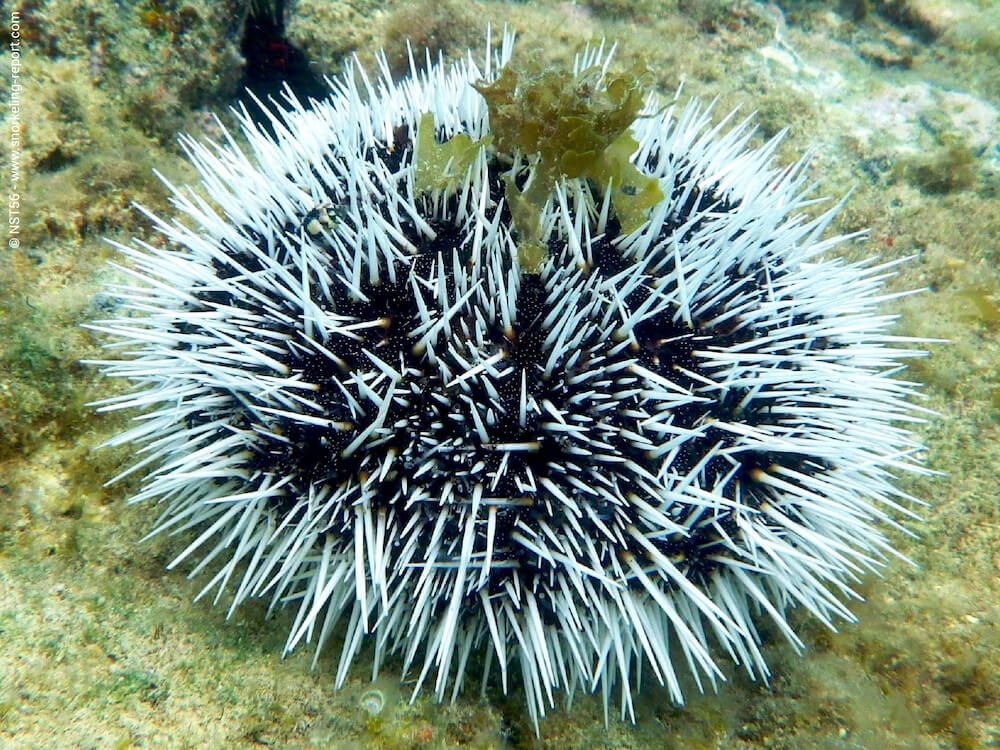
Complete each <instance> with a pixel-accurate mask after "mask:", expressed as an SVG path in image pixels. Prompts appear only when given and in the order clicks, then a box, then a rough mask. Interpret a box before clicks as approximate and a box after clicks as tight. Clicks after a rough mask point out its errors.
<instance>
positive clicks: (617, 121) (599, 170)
mask: <svg viewBox="0 0 1000 750" xmlns="http://www.w3.org/2000/svg"><path fill="white" fill-rule="evenodd" d="M649 78H650V75H649V73H648V72H647V71H645V70H644V69H643V68H642V67H641V66H640V65H638V64H636V65H635V66H634V67H633V68H632V69H631V70H629V71H627V72H624V73H619V74H607V75H606V74H605V73H604V71H602V70H601V69H600V68H598V67H592V68H588V69H587V70H583V71H580V72H577V73H575V72H573V70H571V69H570V68H568V67H566V66H565V64H563V65H549V64H545V63H543V62H542V61H541V59H540V58H539V57H538V56H537V55H532V54H528V55H525V56H524V57H519V58H516V59H515V61H512V62H511V63H509V64H508V65H506V66H505V67H504V68H503V69H501V71H500V74H499V75H498V76H497V78H496V80H494V81H492V82H489V83H481V84H479V85H477V86H476V90H477V91H479V93H480V94H482V96H483V98H484V99H485V100H486V104H487V107H488V109H489V114H490V130H491V131H492V132H491V135H490V136H488V137H486V138H482V139H480V140H478V141H476V142H473V141H471V139H470V138H469V136H467V135H465V134H464V133H459V134H457V135H455V136H453V137H451V138H449V139H448V140H446V141H445V142H444V143H442V144H437V143H436V142H435V141H434V120H433V117H432V116H431V115H430V114H429V113H428V114H424V115H423V116H422V118H421V121H420V123H419V126H418V130H417V153H416V159H415V161H416V187H417V189H418V191H421V192H424V191H431V190H434V191H444V192H448V191H451V190H454V188H455V181H456V179H457V178H459V177H462V176H464V175H465V173H466V171H467V169H468V167H469V165H470V164H471V163H472V160H473V159H474V158H475V156H476V155H477V154H478V152H479V150H480V149H481V148H489V147H491V146H492V148H493V149H494V150H495V152H496V153H497V154H498V155H499V156H500V157H501V158H505V159H507V160H508V161H512V162H514V163H515V164H518V163H519V160H520V159H525V160H527V161H528V163H530V164H531V166H532V169H533V175H532V177H531V179H530V181H529V182H528V184H527V185H526V186H518V184H517V180H516V176H515V175H514V173H513V170H512V171H510V172H508V173H507V174H505V175H504V186H505V197H506V200H507V204H508V206H509V207H510V211H511V218H512V221H513V225H514V229H515V232H516V234H517V241H518V260H519V261H520V263H521V264H522V265H523V266H524V267H525V268H526V269H527V270H529V271H537V270H538V268H539V267H540V266H541V264H542V263H543V262H544V260H545V258H546V255H547V249H546V247H545V244H544V242H543V240H542V237H541V231H542V230H541V217H542V211H543V209H544V207H545V204H546V203H547V202H548V201H549V200H550V199H551V198H552V195H553V191H554V190H555V187H556V185H557V184H558V183H559V182H560V181H562V180H567V179H586V180H589V181H590V182H592V183H593V184H594V185H595V186H596V187H597V188H598V189H599V190H601V191H608V192H610V198H611V206H612V208H613V211H614V218H615V219H616V220H617V221H618V223H619V225H620V226H621V229H622V231H623V232H625V233H626V234H627V233H630V232H632V231H635V230H636V229H638V228H639V227H640V226H642V224H643V222H644V221H645V219H646V216H647V214H648V212H649V210H650V209H651V208H652V207H653V206H655V205H656V204H658V203H659V202H660V201H662V200H663V191H662V190H661V189H660V185H659V181H658V180H656V179H655V178H653V177H649V176H646V175H644V174H642V173H641V172H640V171H639V169H638V168H637V167H636V166H635V165H634V164H632V162H631V157H632V155H633V154H634V153H635V152H636V150H637V149H638V147H639V144H638V142H637V141H636V140H635V138H634V137H633V136H632V134H631V132H630V128H631V126H632V124H633V123H634V122H635V121H636V119H637V118H638V117H639V116H640V112H641V111H642V108H643V106H644V105H645V103H646V99H647V96H648V91H649V86H648V81H649Z"/></svg>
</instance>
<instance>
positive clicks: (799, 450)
mask: <svg viewBox="0 0 1000 750" xmlns="http://www.w3.org/2000/svg"><path fill="white" fill-rule="evenodd" d="M511 48H512V40H511V38H510V37H509V36H508V37H505V39H504V41H503V43H502V44H501V45H500V48H499V49H490V48H489V47H487V51H486V57H485V63H484V65H483V66H482V67H480V65H479V64H478V63H477V61H476V60H475V59H474V56H473V55H472V54H471V53H470V54H469V55H468V58H467V59H465V60H464V61H461V62H458V63H457V64H455V65H453V66H451V67H446V66H444V65H443V64H440V63H438V64H431V63H430V61H428V63H427V65H426V67H424V68H418V66H417V65H412V72H411V75H410V76H409V77H408V78H407V79H406V80H404V81H401V82H394V81H393V80H392V79H391V77H390V76H389V74H388V72H387V70H386V69H385V64H384V61H383V62H382V66H383V70H382V72H381V76H380V77H379V78H378V79H377V80H371V79H369V78H368V77H367V76H366V74H365V73H364V71H363V70H361V69H360V67H358V66H354V67H353V68H352V69H351V70H350V72H348V73H347V74H346V75H345V76H343V77H342V78H340V79H338V80H336V81H334V82H332V84H331V85H332V94H331V96H330V97H329V98H328V99H326V100H325V101H322V102H311V103H310V105H311V106H310V107H308V108H307V107H305V106H303V105H302V104H300V103H299V102H298V101H296V99H295V98H294V97H293V96H290V95H289V96H288V97H287V103H286V104H285V105H283V109H284V110H286V111H281V112H278V113H275V114H273V115H272V116H271V118H272V119H271V120H270V122H268V123H266V126H262V125H261V124H258V123H256V122H254V121H253V120H252V119H251V117H250V116H249V115H247V114H246V112H245V111H244V112H243V113H242V114H241V115H239V117H240V124H241V127H242V131H243V139H244V141H245V144H244V145H240V143H238V141H237V139H236V138H233V137H230V136H229V135H228V134H227V136H226V139H227V142H226V143H225V144H223V145H217V144H208V145H203V144H200V143H198V142H195V141H194V140H191V139H189V138H184V139H182V143H183V146H184V148H185V149H186V151H187V153H188V154H189V156H190V158H191V160H192V161H193V163H194V165H195V167H196V168H197V170H198V171H199V172H200V174H201V180H202V191H201V192H197V191H193V190H190V189H185V190H178V189H176V188H171V189H172V190H173V194H174V199H173V200H174V203H175V205H176V207H177V208H178V209H179V211H180V212H181V214H182V215H184V216H186V217H187V221H189V222H190V223H189V224H187V225H185V224H182V223H180V222H176V221H175V222H170V223H168V222H166V221H163V220H161V219H159V218H156V217H155V216H151V217H150V218H151V219H152V220H153V222H155V225H156V227H157V228H158V230H159V231H160V232H162V234H163V235H164V236H165V237H166V240H167V243H166V247H165V248H164V247H158V246H153V245H150V244H147V243H144V242H139V241H136V242H134V243H133V245H132V246H119V249H120V250H121V252H122V253H123V254H124V255H125V256H126V257H127V258H128V260H129V263H128V264H127V266H126V267H123V268H122V269H121V271H122V273H124V274H126V275H128V276H129V277H131V281H130V282H129V283H127V284H126V285H123V286H120V287H116V288H114V289H112V290H111V292H110V293H111V294H112V295H113V296H114V297H116V298H117V299H118V300H119V304H120V305H121V307H122V309H123V312H122V313H121V314H120V317H119V318H117V319H115V320H111V321H104V322H100V323H98V324H95V325H94V326H93V327H94V328H96V329H98V330H102V331H105V332H108V333H110V334H112V335H113V336H114V337H116V339H117V341H116V342H115V343H113V344H111V346H112V347H115V348H118V349H121V350H122V351H123V353H124V355H123V358H122V359H117V360H111V361H103V362H101V363H100V364H101V365H102V366H103V367H104V368H105V369H106V372H107V374H109V375H111V376H114V377H122V378H126V379H128V380H130V381H132V382H133V383H134V384H135V386H136V388H135V390H133V391H132V392H130V393H128V394H126V395H122V396H118V397H116V398H112V399H109V400H108V401H106V402H103V403H102V405H101V408H102V409H105V410H107V409H123V408H133V407H135V408H140V409H143V410H144V414H143V415H142V416H140V417H138V418H137V423H136V425H135V426H134V427H132V428H131V429H129V430H128V431H127V432H125V433H124V434H122V435H120V436H119V437H117V438H115V439H114V440H113V441H112V443H113V444H116V445H118V444H128V443H137V444H140V445H142V448H141V450H140V456H141V460H140V461H139V463H137V464H136V465H135V466H134V467H132V468H131V469H129V472H136V471H138V472H142V473H143V474H144V475H145V480H144V484H143V486H142V488H141V490H140V491H139V492H138V494H136V495H135V496H134V497H133V498H132V500H133V501H145V500H155V501H156V502H158V503H159V504H160V506H161V507H162V517H161V520H160V522H159V523H158V525H157V526H156V527H155V530H154V531H153V533H159V532H164V531H169V532H171V533H182V532H187V531H191V532H192V535H193V536H194V539H193V541H192V542H191V543H190V545H188V546H187V548H186V549H185V550H184V551H183V552H182V553H181V554H180V555H178V556H177V558H176V560H174V561H173V563H171V565H172V566H173V565H176V564H178V563H180V562H181V561H182V560H185V559H187V558H188V557H190V556H193V555H196V554H197V555H199V556H200V557H201V560H200V562H199V563H198V564H197V565H196V566H195V567H194V570H193V571H192V575H195V574H197V573H199V572H201V571H202V570H204V569H206V568H208V567H209V566H212V569H213V570H214V571H215V572H214V575H213V576H212V578H211V580H210V581H209V583H208V584H207V586H206V587H205V591H208V590H213V589H214V590H215V591H217V596H216V598H218V596H221V595H222V594H223V593H224V592H229V594H230V595H231V597H232V606H233V607H236V606H237V605H238V604H239V603H240V602H243V601H244V600H246V599H248V598H250V597H261V596H266V597H269V598H270V601H271V606H272V607H274V606H283V605H286V604H294V605H295V606H296V607H297V614H296V615H295V618H294V624H293V626H292V629H291V632H290V634H289V637H288V641H287V645H286V651H287V650H291V649H292V648H294V647H295V646H296V645H297V644H298V643H299V642H301V641H305V642H311V643H314V644H315V645H316V648H317V651H318V649H319V648H320V647H321V646H322V645H323V644H324V642H325V641H327V640H328V639H329V638H330V636H331V633H334V632H335V629H337V632H338V633H342V634H343V645H342V647H341V651H340V662H339V669H338V674H337V683H338V685H339V684H340V683H342V682H343V680H344V679H345V676H346V674H347V671H348V667H349V665H350V664H351V662H352V660H353V659H354V657H355V656H356V654H357V653H358V651H359V649H360V648H361V647H362V645H363V643H365V642H366V641H370V642H371V644H372V646H373V649H372V650H373V652H374V669H375V671H376V672H377V670H378V668H379V664H380V662H383V661H384V660H385V659H386V658H387V657H388V656H389V655H392V654H398V655H399V656H400V657H401V659H402V662H403V669H404V671H406V670H415V672H416V684H417V688H416V689H417V690H420V688H421V686H422V685H424V683H425V682H426V681H427V680H428V679H429V680H431V681H432V682H433V684H434V693H435V695H436V696H437V698H438V699H443V698H445V697H446V696H448V695H449V694H450V695H451V696H452V697H454V696H455V694H457V692H458V691H459V690H460V688H461V687H462V684H463V680H464V677H465V675H466V672H467V668H471V665H470V664H469V663H468V662H469V661H470V659H471V660H473V661H474V662H476V663H477V664H479V667H480V669H481V670H482V672H483V680H484V685H485V681H486V679H487V676H488V674H489V672H490V668H491V664H492V662H493V661H494V660H495V661H496V664H497V665H498V666H499V675H500V677H501V680H502V686H503V688H504V690H506V689H507V683H508V676H509V674H508V673H509V670H510V669H511V668H512V666H514V665H516V667H518V668H519V671H520V677H521V684H522V685H523V689H524V691H525V692H526V694H527V704H528V707H529V710H530V713H531V717H532V719H533V721H535V722H536V726H537V719H538V717H539V716H541V715H544V713H545V710H546V708H548V707H550V706H551V705H553V692H554V691H555V690H556V689H559V688H561V689H563V690H564V691H565V692H566V693H567V695H568V696H571V695H572V693H573V691H574V690H575V689H576V688H578V687H583V688H584V689H587V690H600V691H601V693H602V694H603V697H604V704H605V709H607V705H608V700H609V693H610V691H611V689H612V687H613V686H614V684H615V683H616V682H617V683H619V684H620V686H621V712H622V715H623V716H625V715H629V716H631V715H632V714H633V712H632V697H631V695H632V690H633V689H637V687H638V685H637V683H638V682H639V674H640V671H641V670H640V666H641V665H642V664H643V663H645V664H646V665H648V667H647V668H648V669H649V670H651V672H652V674H653V675H654V676H655V677H656V679H657V680H658V681H659V682H660V683H661V684H663V685H665V686H666V687H667V690H668V691H669V694H670V697H671V698H672V699H673V700H675V701H678V702H680V701H681V700H682V694H681V687H680V682H679V674H678V672H679V665H684V667H685V671H689V672H690V673H691V674H693V675H694V679H695V680H696V681H697V683H698V687H699V688H700V687H701V685H702V681H703V680H707V681H708V682H709V683H712V684H713V685H714V683H715V682H716V681H717V680H719V679H721V678H722V673H721V672H720V669H719V667H718V666H717V664H716V656H713V650H719V651H720V653H722V652H725V653H728V654H729V655H730V656H731V657H732V658H733V659H734V660H736V661H737V662H740V663H742V664H744V665H745V666H746V669H748V670H749V672H750V674H751V675H754V674H764V675H766V674H767V667H766V665H765V663H764V660H763V658H762V655H761V650H760V639H759V635H758V632H757V629H756V626H755V621H758V620H759V618H760V617H768V618H770V620H771V621H772V622H773V623H775V624H776V625H777V627H778V628H779V629H780V630H781V631H782V632H783V633H784V634H785V636H787V638H788V639H789V640H791V641H792V642H793V643H796V644H797V643H798V639H797V637H796V635H795V633H794V632H793V631H792V630H791V628H790V627H789V625H788V622H787V621H786V619H785V613H786V611H787V609H788V608H789V607H791V606H796V605H801V606H803V607H804V608H806V609H807V610H808V611H809V612H811V613H812V614H813V615H814V616H815V617H817V618H818V619H819V620H821V621H822V622H824V623H826V624H828V625H831V623H832V622H833V620H835V619H837V618H846V619H849V618H851V614H850V612H849V611H848V609H847V608H846V607H845V604H844V600H846V599H849V598H851V597H853V596H855V594H854V593H853V592H852V590H851V588H850V585H851V584H852V582H853V581H855V580H856V579H857V578H858V576H859V574H861V573H863V572H864V571H865V570H875V569H877V568H879V567H880V566H881V565H882V564H883V563H884V560H885V558H886V556H887V555H888V554H889V553H891V551H892V550H891V549H890V547H889V545H888V542H887V540H886V538H885V537H884V535H883V534H882V532H881V531H880V530H879V528H878V527H879V526H880V525H884V524H895V523H896V521H895V520H894V519H895V518H896V517H898V516H900V515H901V514H906V513H907V512H908V511H906V510H905V509H904V508H903V507H902V505H901V503H905V501H908V500H909V499H908V498H906V497H905V496H904V495H902V494H901V493H900V492H899V491H898V490H896V489H895V488H894V486H893V473H894V472H895V471H896V470H899V469H908V470H921V469H920V467H919V463H918V462H917V461H916V459H915V458H914V455H915V453H916V452H917V451H918V450H919V446H918V445H917V444H916V443H915V442H914V440H913V439H912V437H911V436H910V434H909V433H908V432H907V430H906V429H904V427H905V423H906V422H908V421H912V420H913V419H914V418H915V414H914V407H913V406H912V405H911V404H909V403H908V398H909V397H910V395H911V393H912V390H913V388H912V385H911V384H909V383H906V382H902V381H899V380H897V379H894V377H893V375H894V374H895V373H896V372H898V370H899V364H898V361H899V359H900V358H901V357H905V356H907V355H911V354H915V353H917V352H914V351H912V350H909V349H906V348H900V347H901V346H905V345H903V344H900V343H899V342H900V341H902V340H901V339H897V338H894V337H892V336H890V335H888V334H887V329H888V328H889V326H890V325H891V323H892V320H893V318H892V316H890V315H885V314H880V313H879V311H878V309H877V308H878V306H879V304H880V303H881V302H882V301H883V300H884V299H886V298H887V295H885V294H884V293H883V292H882V291H881V284H882V281H883V280H884V278H885V277H886V275H888V273H889V266H890V265H891V264H887V265H881V266H879V265H874V264H872V263H868V262H862V263H847V262H844V261H842V260H837V259H822V258H821V256H822V255H823V254H824V253H825V252H826V251H828V250H829V249H830V248H832V247H833V246H834V245H836V244H837V243H839V242H841V241H843V240H844V239H845V238H844V237H833V238H828V239H823V238H822V237H821V235H822V233H823V231H824V229H825V228H826V227H827V225H828V224H829V222H830V220H831V219H832V217H833V216H834V213H835V212H836V209H837V207H834V208H832V209H831V210H829V211H827V212H826V213H823V214H822V215H820V216H818V217H816V218H805V217H804V216H803V215H802V213H801V209H802V208H803V207H804V206H806V205H807V204H809V203H811V202H812V201H811V200H810V199H808V198H807V197H806V196H807V192H808V188H809V186H808V185H807V178H806V175H805V166H804V162H799V163H798V164H796V165H794V166H792V167H789V168H776V167H775V166H774V165H773V158H772V155H773V153H774V151H775V148H776V146H777V143H778V138H775V139H773V140H771V141H769V142H768V143H767V144H766V145H764V146H763V147H761V148H756V149H751V148H748V141H749V139H750V138H751V135H752V128H751V127H750V126H749V125H748V123H747V122H743V123H740V124H737V125H735V126H733V127H731V128H729V129H728V130H727V129H726V126H725V125H723V124H719V125H716V126H714V127H712V126H711V125H710V117H709V114H708V111H707V109H705V108H702V107H700V106H699V105H698V104H697V103H691V104H688V105H687V106H685V107H683V108H680V109H679V111H677V112H675V109H674V107H667V108H662V107H661V105H660V104H658V103H657V102H656V101H655V100H654V99H653V97H647V96H646V94H645V93H643V92H641V90H640V89H639V88H638V86H639V81H640V80H641V77H633V76H622V77H614V76H611V75H610V74H609V73H608V63H609V60H610V54H609V53H607V52H606V51H605V50H604V49H603V47H601V48H596V49H594V48H591V49H588V50H587V51H586V52H584V53H583V54H581V55H580V56H579V57H578V58H577V60H576V62H575V64H574V68H573V70H572V71H569V70H566V71H562V72H559V71H551V70H546V69H543V68H542V67H541V66H539V65H536V64H528V65H525V66H524V67H523V69H521V70H520V71H519V70H518V69H517V67H516V66H515V65H513V64H510V65H508V63H509V61H510V56H511ZM504 66H507V67H504ZM779 138H780V136H779ZM246 148H248V149H249V151H250V152H251V154H252V155H247V153H246V151H245V149H246ZM126 473H128V472H126ZM203 593H204V591H203ZM338 623H340V627H339V628H338ZM831 626H832V625H831ZM414 694H416V692H415V693H414Z"/></svg>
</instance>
